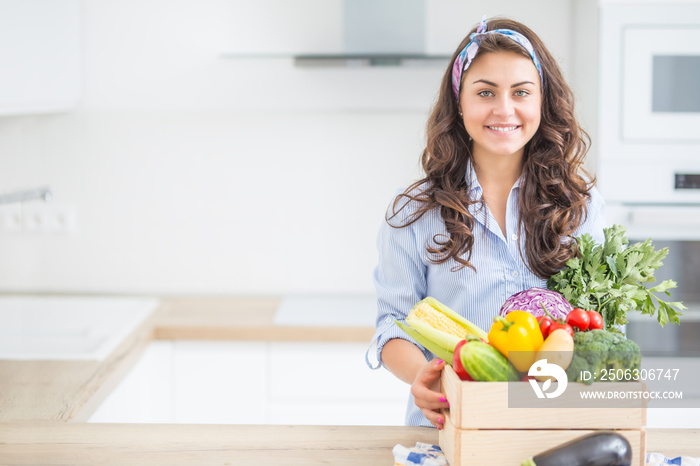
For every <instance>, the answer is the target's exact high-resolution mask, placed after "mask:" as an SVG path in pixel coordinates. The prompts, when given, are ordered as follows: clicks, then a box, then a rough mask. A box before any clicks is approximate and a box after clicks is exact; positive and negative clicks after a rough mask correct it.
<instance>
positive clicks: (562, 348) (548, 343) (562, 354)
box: [535, 328, 574, 382]
mask: <svg viewBox="0 0 700 466" xmlns="http://www.w3.org/2000/svg"><path fill="white" fill-rule="evenodd" d="M573 357H574V338H573V337H572V336H571V335H570V334H569V333H568V332H567V331H566V330H564V329H560V328H559V329H556V330H554V331H553V332H551V333H550V334H549V335H548V336H547V338H546V339H545V340H544V343H542V346H541V347H540V350H539V351H538V352H537V355H536V356H535V360H537V361H539V360H541V359H546V360H547V362H549V363H550V364H556V365H558V366H559V367H561V368H562V369H564V370H566V369H567V368H568V367H569V365H570V364H571V360H572V359H573ZM535 378H536V379H537V380H539V381H540V382H544V381H545V380H547V379H550V378H551V377H548V376H535Z"/></svg>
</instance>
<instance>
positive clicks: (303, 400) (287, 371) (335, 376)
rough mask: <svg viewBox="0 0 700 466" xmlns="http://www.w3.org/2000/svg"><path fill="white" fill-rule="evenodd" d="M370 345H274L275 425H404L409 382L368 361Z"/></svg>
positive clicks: (271, 391) (271, 412)
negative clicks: (366, 352)
mask: <svg viewBox="0 0 700 466" xmlns="http://www.w3.org/2000/svg"><path fill="white" fill-rule="evenodd" d="M366 349H367V344H366V343H306V342H303V343H301V342H299V343H298V342H274V343H270V387H269V402H270V405H269V409H268V416H269V422H270V423H271V424H324V425H352V424H355V425H403V423H404V414H405V410H406V401H407V398H408V392H409V386H408V385H407V384H405V383H403V382H401V381H400V380H398V379H397V378H396V377H394V376H393V375H392V374H391V373H389V372H388V371H387V370H384V369H381V370H376V371H373V370H370V369H369V368H368V367H367V365H366V364H365V350H366Z"/></svg>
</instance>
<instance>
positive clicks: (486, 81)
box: [459, 52, 542, 160]
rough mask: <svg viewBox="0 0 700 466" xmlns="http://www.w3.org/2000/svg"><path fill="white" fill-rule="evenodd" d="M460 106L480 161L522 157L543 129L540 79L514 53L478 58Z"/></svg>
mask: <svg viewBox="0 0 700 466" xmlns="http://www.w3.org/2000/svg"><path fill="white" fill-rule="evenodd" d="M459 106H460V109H461V110H462V115H463V119H464V126H465V128H466V129H467V132H468V133H469V135H470V136H471V137H472V139H473V140H474V142H473V146H472V151H473V155H474V157H475V158H477V159H481V160H485V157H501V158H503V157H510V156H517V157H522V155H523V152H524V148H525V144H527V142H528V141H529V140H530V139H532V137H533V136H534V135H535V133H536V132H537V128H539V126H540V111H541V107H542V93H541V90H540V75H539V74H538V72H537V68H535V65H534V63H533V62H532V60H531V59H529V58H527V57H524V56H522V55H518V54H517V53H513V52H494V53H485V54H483V55H479V56H477V57H476V58H475V59H474V61H473V62H472V63H471V65H470V66H469V68H468V69H467V71H466V73H465V75H464V76H463V81H462V86H461V92H460V99H459Z"/></svg>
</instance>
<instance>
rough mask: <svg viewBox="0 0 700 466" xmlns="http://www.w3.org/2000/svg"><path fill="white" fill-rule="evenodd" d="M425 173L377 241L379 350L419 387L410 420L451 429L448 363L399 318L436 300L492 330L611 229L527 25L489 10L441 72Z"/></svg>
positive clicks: (568, 109) (562, 90) (569, 112)
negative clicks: (444, 381) (511, 307)
mask: <svg viewBox="0 0 700 466" xmlns="http://www.w3.org/2000/svg"><path fill="white" fill-rule="evenodd" d="M427 135H428V140H427V145H426V148H425V150H424V151H423V154H422V159H421V162H422V166H423V170H424V171H425V176H424V177H423V178H422V179H420V180H418V181H417V182H415V183H413V184H412V185H410V186H409V187H408V188H406V189H405V190H403V192H402V193H401V194H399V195H398V196H396V198H395V199H394V201H393V203H392V204H391V206H390V208H389V209H388V212H387V218H386V222H385V223H384V224H383V225H382V227H381V229H380V233H379V238H378V249H379V263H378V266H377V268H376V270H375V275H374V280H375V286H376V289H377V295H378V316H377V331H376V334H375V339H376V341H377V360H378V361H379V362H380V365H381V364H383V365H385V367H387V368H388V369H389V370H390V371H391V372H392V373H394V374H395V375H396V376H397V377H399V378H400V379H401V380H403V381H405V382H407V383H409V384H411V395H412V399H411V403H409V409H408V412H407V415H406V423H407V424H420V425H433V426H435V427H437V428H442V427H443V426H444V421H445V420H444V418H443V415H442V414H441V409H444V408H446V407H447V406H448V404H447V402H446V399H445V397H444V395H443V394H441V393H440V391H439V376H440V371H441V370H442V368H443V367H444V363H443V362H442V361H439V360H437V361H435V362H429V361H431V360H432V359H433V358H434V357H435V356H434V355H433V354H431V353H430V352H429V351H427V350H425V348H423V347H422V346H419V345H417V344H416V342H415V341H413V340H411V339H410V338H409V337H408V336H407V335H405V334H404V333H402V331H401V330H400V329H399V328H398V326H396V325H395V321H399V322H402V321H404V320H405V318H406V315H407V314H408V312H409V311H410V310H411V308H412V307H413V305H414V304H415V303H417V302H419V301H421V300H422V299H424V298H426V297H433V298H435V299H437V300H438V301H440V302H442V303H444V304H445V305H446V306H448V307H449V308H451V309H453V310H454V311H456V312H458V313H459V314H460V315H462V316H463V317H465V318H467V319H468V320H469V321H471V322H473V323H475V324H476V325H478V326H479V327H481V329H482V330H484V331H487V330H488V329H489V327H490V326H491V323H492V322H493V318H494V317H495V316H496V315H497V314H498V312H499V310H500V308H501V305H502V304H503V302H504V301H505V300H506V298H507V297H508V296H511V295H514V294H515V293H517V292H520V291H523V290H527V289H530V288H544V287H545V284H546V280H547V279H548V278H549V277H550V276H551V275H553V274H554V273H556V272H557V271H558V270H559V269H561V268H562V267H564V265H565V264H566V261H567V260H568V259H570V258H572V257H574V256H575V255H576V254H577V245H576V242H575V241H574V240H573V237H574V236H579V235H581V234H583V233H589V234H590V235H591V236H592V237H594V238H598V239H599V240H600V239H602V233H603V227H604V219H603V209H604V206H603V201H602V199H601V198H600V196H599V194H598V192H597V190H596V189H595V188H594V187H593V181H592V180H591V179H590V178H588V177H587V175H586V173H585V172H583V169H582V163H583V159H584V157H585V155H586V152H587V135H586V134H585V133H584V132H583V130H582V129H581V128H580V126H579V124H578V122H577V121H576V118H575V117H574V99H573V93H572V91H571V89H570V88H569V86H568V85H567V83H566V82H565V81H564V79H563V77H562V73H561V71H560V70H559V67H558V65H557V63H556V61H555V60H554V59H553V58H552V56H551V54H550V53H549V52H548V50H547V49H546V47H545V46H544V44H543V43H542V41H541V40H540V39H539V38H538V37H537V35H536V34H535V33H534V32H532V31H531V30H530V29H529V28H527V27H526V26H524V25H523V24H520V23H518V22H516V21H512V20H507V19H498V18H497V19H491V20H488V21H486V20H484V21H482V22H481V23H480V24H479V25H478V26H477V27H475V28H474V29H472V30H471V31H470V33H469V34H468V35H467V37H465V38H464V40H463V41H462V43H461V44H460V45H459V46H458V47H457V49H456V51H455V53H454V54H453V56H452V60H451V62H450V65H449V67H448V69H447V70H446V72H445V74H444V77H443V80H442V84H441V87H440V94H439V96H438V100H437V102H436V104H435V107H434V108H433V111H432V113H431V115H430V118H429V120H428V125H427Z"/></svg>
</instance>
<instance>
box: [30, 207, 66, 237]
mask: <svg viewBox="0 0 700 466" xmlns="http://www.w3.org/2000/svg"><path fill="white" fill-rule="evenodd" d="M75 218H76V214H75V209H74V208H73V207H71V206H65V205H58V204H31V205H24V206H23V207H22V222H21V223H22V233H26V234H41V235H56V234H59V235H61V234H72V233H75V230H76V222H75Z"/></svg>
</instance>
